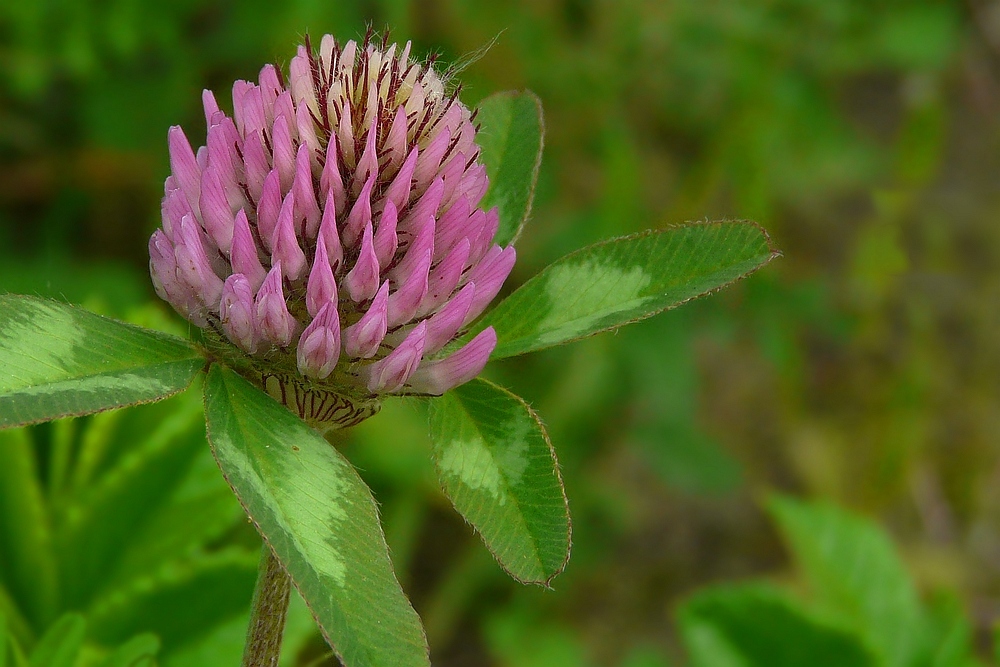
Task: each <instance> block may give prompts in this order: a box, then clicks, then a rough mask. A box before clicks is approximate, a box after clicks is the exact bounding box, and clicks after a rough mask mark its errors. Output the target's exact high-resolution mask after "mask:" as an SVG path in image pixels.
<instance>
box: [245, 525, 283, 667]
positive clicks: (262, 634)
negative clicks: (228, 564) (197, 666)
mask: <svg viewBox="0 0 1000 667" xmlns="http://www.w3.org/2000/svg"><path fill="white" fill-rule="evenodd" d="M290 590H291V579H289V578H288V574H286V573H285V568H283V567H282V566H281V563H279V562H278V559H277V558H275V556H274V552H272V551H271V547H270V546H269V545H268V544H266V543H265V544H264V548H263V549H262V551H261V554H260V568H259V569H258V570H257V586H256V587H255V588H254V591H253V609H252V610H251V612H250V626H249V627H248V628H247V642H246V646H245V647H244V649H243V667H276V665H277V664H278V657H279V656H280V655H281V638H282V635H283V634H284V631H285V614H286V613H287V612H288V594H289V591H290Z"/></svg>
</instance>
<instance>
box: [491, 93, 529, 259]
mask: <svg viewBox="0 0 1000 667" xmlns="http://www.w3.org/2000/svg"><path fill="white" fill-rule="evenodd" d="M476 122H477V123H479V124H480V125H481V129H480V130H479V132H478V133H477V134H476V142H477V143H478V144H479V146H480V148H481V153H480V155H481V156H482V161H483V163H485V165H486V175H487V176H489V178H490V189H489V191H488V192H487V193H486V197H485V198H484V199H483V202H482V204H481V206H482V208H483V209H484V210H489V209H491V208H493V207H494V206H496V207H497V209H498V212H499V214H500V227H499V229H498V231H497V235H496V239H495V242H496V243H499V244H500V245H507V244H509V243H511V242H512V241H514V240H515V239H516V238H517V237H518V235H519V234H520V233H521V228H522V227H523V226H524V223H525V221H526V220H527V219H528V215H529V214H530V213H531V202H532V199H534V196H535V183H536V181H537V180H538V168H539V167H540V166H541V164H542V144H543V142H544V136H545V124H544V122H543V121H542V102H541V100H539V99H538V96H537V95H535V94H534V93H532V92H531V91H524V92H522V93H518V92H514V91H509V92H505V93H496V94H495V95H490V96H489V97H487V98H486V99H485V100H483V101H482V102H480V103H479V113H478V114H477V116H476Z"/></svg>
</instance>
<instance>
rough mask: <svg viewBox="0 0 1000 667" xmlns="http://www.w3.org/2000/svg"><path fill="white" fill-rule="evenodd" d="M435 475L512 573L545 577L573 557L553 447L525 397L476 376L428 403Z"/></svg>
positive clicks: (543, 580)
mask: <svg viewBox="0 0 1000 667" xmlns="http://www.w3.org/2000/svg"><path fill="white" fill-rule="evenodd" d="M430 427H431V436H432V439H433V441H434V457H435V462H436V465H437V469H438V478H439V480H440V482H441V486H442V487H443V488H444V491H445V493H446V494H447V495H448V497H449V498H451V501H452V502H453V503H454V504H455V508H456V509H457V510H458V511H459V512H460V513H461V514H462V516H464V517H465V518H466V520H468V521H469V522H470V523H471V524H472V525H473V526H475V527H476V529H477V530H478V531H479V533H480V534H481V535H482V536H483V540H484V541H485V542H486V544H487V546H489V548H490V550H491V551H492V552H493V554H494V555H495V556H496V558H497V560H498V561H499V562H500V565H501V566H503V568H504V569H505V570H507V572H509V573H510V574H511V576H513V577H514V578H515V579H518V580H519V581H522V582H526V583H538V584H547V583H548V582H549V581H550V580H551V579H552V578H553V577H555V576H556V575H557V574H559V573H560V572H562V570H563V568H564V567H565V565H566V560H567V559H568V558H569V545H570V523H569V510H568V507H567V504H566V495H565V492H564V491H563V485H562V479H561V478H560V476H559V465H558V463H557V462H556V457H555V451H554V450H553V449H552V445H551V443H550V442H549V438H548V435H547V434H546V433H545V429H544V428H543V426H542V424H541V422H540V421H539V419H538V416H537V415H535V413H534V412H533V411H532V410H531V408H529V407H528V405H527V404H526V403H525V402H524V401H522V400H521V399H520V398H518V397H517V396H515V395H514V394H512V393H510V392H509V391H507V390H506V389H503V388H501V387H498V386H497V385H495V384H492V383H490V382H487V381H486V380H482V379H476V380H473V381H471V382H468V383H466V384H464V385H462V386H460V387H457V388H455V389H453V390H451V391H450V392H448V393H447V394H445V395H444V396H442V397H441V398H438V399H435V400H434V401H432V403H431V412H430Z"/></svg>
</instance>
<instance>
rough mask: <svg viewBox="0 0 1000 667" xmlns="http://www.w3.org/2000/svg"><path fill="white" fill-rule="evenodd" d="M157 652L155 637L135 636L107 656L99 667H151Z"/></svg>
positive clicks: (158, 643) (157, 640)
mask: <svg viewBox="0 0 1000 667" xmlns="http://www.w3.org/2000/svg"><path fill="white" fill-rule="evenodd" d="M159 650H160V640H159V639H158V638H157V636H156V635H153V634H149V633H146V634H141V635H136V636H135V637H133V638H132V639H130V640H128V641H127V642H125V643H124V644H122V645H121V646H119V647H118V648H117V649H116V650H115V652H114V653H112V654H111V655H109V656H108V658H107V659H106V660H105V661H104V662H103V663H101V667H147V666H149V667H151V666H152V665H153V664H155V663H154V660H153V658H154V657H155V656H156V652H157V651H159Z"/></svg>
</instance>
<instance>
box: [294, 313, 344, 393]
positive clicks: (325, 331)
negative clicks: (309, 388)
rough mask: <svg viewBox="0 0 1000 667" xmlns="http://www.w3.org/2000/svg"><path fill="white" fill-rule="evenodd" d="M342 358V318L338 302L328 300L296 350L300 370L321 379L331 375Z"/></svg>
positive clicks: (303, 333) (303, 334)
mask: <svg viewBox="0 0 1000 667" xmlns="http://www.w3.org/2000/svg"><path fill="white" fill-rule="evenodd" d="M339 358H340V318H339V316H338V314H337V304H336V303H334V302H328V303H327V304H326V305H325V306H323V308H322V309H320V311H319V314H318V315H317V316H316V317H315V318H313V321H312V322H310V323H309V326H307V327H306V329H305V331H303V332H302V336H301V337H300V338H299V345H298V349H297V351H296V361H297V362H298V367H299V372H300V373H302V374H303V375H305V376H308V377H314V378H317V379H320V380H323V379H326V378H327V377H329V375H330V373H332V372H333V369H334V368H336V366H337V361H338V360H339Z"/></svg>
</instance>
